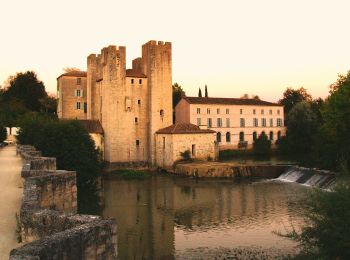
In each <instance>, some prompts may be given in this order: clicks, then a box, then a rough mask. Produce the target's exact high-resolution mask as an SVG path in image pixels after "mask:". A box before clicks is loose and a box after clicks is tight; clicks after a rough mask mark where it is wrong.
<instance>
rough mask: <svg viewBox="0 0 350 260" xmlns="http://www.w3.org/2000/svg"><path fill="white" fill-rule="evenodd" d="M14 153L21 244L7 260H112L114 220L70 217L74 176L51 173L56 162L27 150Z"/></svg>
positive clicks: (73, 211)
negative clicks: (18, 168)
mask: <svg viewBox="0 0 350 260" xmlns="http://www.w3.org/2000/svg"><path fill="white" fill-rule="evenodd" d="M17 152H18V153H19V154H20V155H21V156H22V157H23V159H24V162H25V163H24V165H23V169H22V177H23V178H24V194H23V199H22V205H21V210H20V218H19V219H20V221H19V226H20V236H21V239H22V241H23V242H24V243H27V244H26V245H24V246H22V247H19V248H16V249H13V250H12V251H11V253H10V259H11V260H14V259H16V260H17V259H116V258H117V253H116V223H115V220H113V219H102V218H101V217H99V216H92V215H79V214H76V213H77V187H76V173H75V172H74V171H64V170H56V159H55V158H48V157H41V154H40V152H38V151H36V150H35V148H34V147H32V146H18V148H17Z"/></svg>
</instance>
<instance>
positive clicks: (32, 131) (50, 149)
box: [17, 115, 102, 214]
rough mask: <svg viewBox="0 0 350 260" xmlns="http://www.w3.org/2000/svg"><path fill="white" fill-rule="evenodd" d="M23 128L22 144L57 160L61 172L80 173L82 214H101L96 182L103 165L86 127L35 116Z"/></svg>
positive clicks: (79, 188)
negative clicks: (31, 146)
mask: <svg viewBox="0 0 350 260" xmlns="http://www.w3.org/2000/svg"><path fill="white" fill-rule="evenodd" d="M20 127H21V129H20V130H19V133H18V137H17V139H18V142H19V143H20V144H31V145H34V146H35V148H36V149H37V150H40V151H41V152H42V154H43V156H47V157H56V159H57V168H58V169H62V170H74V171H76V172H77V187H78V211H79V213H84V214H85V213H86V214H98V213H99V211H100V208H99V203H98V200H99V198H98V195H97V192H98V189H97V184H98V183H97V182H98V177H99V176H100V174H101V167H102V163H101V158H100V153H99V151H98V150H97V149H95V145H94V142H93V140H92V139H91V138H90V136H89V134H88V133H87V132H86V130H85V129H84V128H83V126H82V125H81V124H80V123H79V122H78V121H75V120H62V121H59V120H55V119H51V118H50V117H47V116H41V115H32V116H30V117H26V118H25V119H24V120H22V123H21V125H20Z"/></svg>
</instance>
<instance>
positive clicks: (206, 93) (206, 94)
mask: <svg viewBox="0 0 350 260" xmlns="http://www.w3.org/2000/svg"><path fill="white" fill-rule="evenodd" d="M204 96H205V97H208V88H207V85H205V94H204Z"/></svg>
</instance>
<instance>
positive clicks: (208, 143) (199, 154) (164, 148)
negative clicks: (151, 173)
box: [155, 123, 217, 169]
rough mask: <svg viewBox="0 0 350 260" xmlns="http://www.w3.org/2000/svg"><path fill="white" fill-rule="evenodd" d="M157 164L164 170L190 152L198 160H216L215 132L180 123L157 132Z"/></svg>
mask: <svg viewBox="0 0 350 260" xmlns="http://www.w3.org/2000/svg"><path fill="white" fill-rule="evenodd" d="M155 139H156V164H157V166H158V167H160V168H163V169H170V168H172V166H173V164H174V163H175V162H176V161H178V160H181V159H183V158H182V156H181V153H183V152H185V151H187V150H188V151H190V155H191V158H193V159H197V160H208V159H213V160H215V159H216V150H217V149H216V141H215V131H213V130H210V129H200V128H199V127H198V126H196V125H193V124H188V123H178V124H174V125H171V126H168V127H165V128H162V129H160V130H158V131H157V132H156V135H155Z"/></svg>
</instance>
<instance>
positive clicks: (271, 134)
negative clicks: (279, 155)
mask: <svg viewBox="0 0 350 260" xmlns="http://www.w3.org/2000/svg"><path fill="white" fill-rule="evenodd" d="M270 140H271V141H272V140H273V132H272V131H271V132H270Z"/></svg>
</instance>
